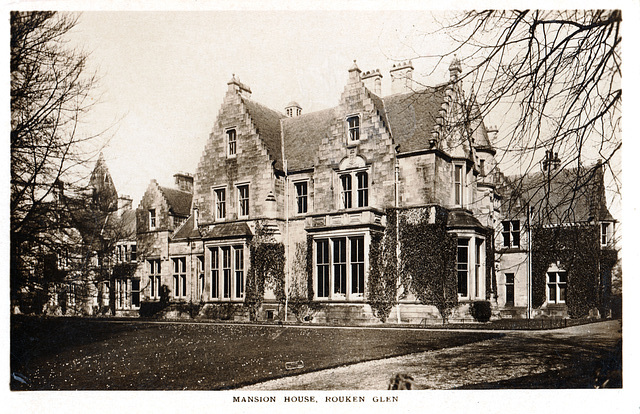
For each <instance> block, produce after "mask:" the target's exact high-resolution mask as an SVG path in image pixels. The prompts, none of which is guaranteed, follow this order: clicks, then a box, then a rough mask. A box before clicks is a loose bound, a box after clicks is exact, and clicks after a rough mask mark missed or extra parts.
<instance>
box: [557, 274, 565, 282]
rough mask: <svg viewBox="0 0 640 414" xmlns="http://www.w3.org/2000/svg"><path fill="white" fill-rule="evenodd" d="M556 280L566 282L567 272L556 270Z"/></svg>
mask: <svg viewBox="0 0 640 414" xmlns="http://www.w3.org/2000/svg"><path fill="white" fill-rule="evenodd" d="M558 281H559V282H563V283H567V272H558Z"/></svg>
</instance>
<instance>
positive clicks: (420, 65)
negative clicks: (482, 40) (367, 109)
mask: <svg viewBox="0 0 640 414" xmlns="http://www.w3.org/2000/svg"><path fill="white" fill-rule="evenodd" d="M432 27H433V21H432V17H431V13H430V12H428V11H423V12H415V11H405V12H391V11H389V12H359V13H358V18H354V13H353V12H348V11H316V12H308V11H307V12H304V11H302V12H300V11H298V12H276V11H255V12H247V11H235V12H234V11H218V12H197V13H196V12H83V13H82V15H81V18H80V22H79V24H78V25H77V27H76V28H75V29H74V31H73V32H72V33H71V39H72V44H73V45H75V46H77V47H81V48H82V49H84V50H85V51H87V52H89V53H90V59H89V65H90V69H92V70H96V71H97V73H98V75H99V76H100V82H99V89H98V90H97V91H96V94H95V96H96V98H97V99H96V105H95V106H94V108H93V109H92V111H91V113H90V114H89V115H88V116H87V117H86V118H85V119H84V128H85V131H86V133H87V134H91V133H95V132H96V131H103V130H105V131H106V132H105V133H104V135H103V136H104V137H105V138H108V141H109V144H108V146H107V147H105V148H104V150H103V154H104V157H105V160H106V161H107V165H108V166H109V169H110V172H111V175H112V177H113V180H114V182H115V185H116V188H117V190H118V193H119V194H120V195H124V194H126V195H129V196H131V197H132V198H133V200H134V206H137V204H138V202H139V201H140V198H141V197H142V195H143V193H144V191H145V189H146V188H147V186H148V185H149V182H150V180H151V179H156V180H157V181H158V182H159V183H160V184H161V185H167V186H170V185H172V184H173V174H175V173H177V172H188V173H195V169H196V167H197V165H198V162H199V160H200V155H201V153H202V151H203V149H204V146H205V143H206V140H207V138H208V136H209V133H210V132H211V130H212V127H213V125H214V123H215V120H216V116H217V114H218V111H219V109H220V107H221V104H222V100H223V98H224V95H225V92H226V88H227V82H228V81H229V80H230V79H231V77H232V75H234V74H235V75H236V76H237V77H238V78H239V79H240V80H241V81H242V82H243V83H245V84H247V85H249V87H250V88H251V90H252V98H253V99H254V100H256V101H258V102H260V103H262V104H264V105H266V106H268V107H270V108H272V109H275V110H280V111H284V107H285V105H286V104H287V103H288V102H290V101H292V100H295V101H296V102H298V103H299V104H300V105H301V106H302V108H303V113H307V112H313V111H316V110H320V109H324V108H328V107H333V106H336V105H337V104H338V103H339V99H340V94H341V93H342V91H343V88H344V86H345V84H346V81H347V76H348V72H347V70H348V68H349V67H350V66H351V65H352V64H353V60H354V59H355V60H356V61H357V64H358V66H359V67H360V69H361V70H363V71H366V70H371V69H380V70H381V71H382V73H383V76H384V77H383V95H384V94H387V93H390V92H389V90H390V83H391V80H390V77H389V75H388V73H389V69H390V68H391V66H392V65H393V64H394V63H398V62H399V61H401V60H404V59H406V58H407V57H411V56H414V55H415V51H413V50H412V49H411V47H410V46H412V47H416V45H417V46H419V47H420V48H421V51H422V52H428V53H433V52H437V50H438V48H441V46H442V42H438V41H437V38H435V37H434V38H433V39H430V41H426V40H425V39H424V36H419V33H421V32H424V31H425V30H429V29H430V28H432ZM434 43H435V44H434ZM436 45H437V46H438V47H436ZM414 66H415V72H414V77H415V78H417V79H420V80H422V81H423V82H427V83H430V84H435V83H441V82H444V81H446V80H447V79H448V76H449V74H448V70H447V66H448V62H447V64H446V65H442V67H441V68H440V70H438V71H437V72H435V73H433V74H431V76H428V75H429V74H430V72H432V71H433V65H432V64H430V63H429V59H421V60H415V61H414ZM385 91H386V92H385Z"/></svg>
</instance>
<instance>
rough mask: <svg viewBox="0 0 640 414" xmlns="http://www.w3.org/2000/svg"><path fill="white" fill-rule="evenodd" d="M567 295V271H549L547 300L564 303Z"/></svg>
mask: <svg viewBox="0 0 640 414" xmlns="http://www.w3.org/2000/svg"><path fill="white" fill-rule="evenodd" d="M566 295H567V272H547V302H548V303H564V302H565V299H566Z"/></svg>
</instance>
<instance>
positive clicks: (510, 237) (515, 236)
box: [502, 220, 520, 247]
mask: <svg viewBox="0 0 640 414" xmlns="http://www.w3.org/2000/svg"><path fill="white" fill-rule="evenodd" d="M502 243H503V245H504V247H520V220H505V221H503V222H502Z"/></svg>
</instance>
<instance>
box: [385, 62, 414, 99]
mask: <svg viewBox="0 0 640 414" xmlns="http://www.w3.org/2000/svg"><path fill="white" fill-rule="evenodd" d="M389 75H390V76H391V93H393V94H396V93H403V92H411V91H412V90H413V63H411V61H410V60H408V61H406V62H401V63H398V64H397V65H393V67H392V68H391V70H390V71H389Z"/></svg>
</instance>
